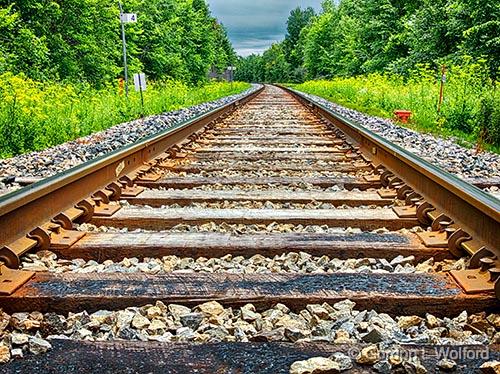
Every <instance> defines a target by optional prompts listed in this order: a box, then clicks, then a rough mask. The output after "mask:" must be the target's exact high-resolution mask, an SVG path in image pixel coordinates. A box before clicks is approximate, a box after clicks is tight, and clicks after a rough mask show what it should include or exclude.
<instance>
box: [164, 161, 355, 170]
mask: <svg viewBox="0 0 500 374" xmlns="http://www.w3.org/2000/svg"><path fill="white" fill-rule="evenodd" d="M173 165H175V166H193V167H196V168H200V169H202V168H203V167H205V166H206V167H221V168H224V167H227V168H229V167H230V168H238V167H245V166H255V167H257V166H258V167H261V168H262V169H264V170H265V169H266V167H270V166H272V167H282V168H285V167H289V166H294V167H303V166H306V167H317V168H327V167H331V166H338V165H344V166H350V165H352V163H349V162H339V161H326V160H300V159H297V160H290V161H288V162H286V161H273V160H256V161H233V160H213V161H210V162H207V161H201V160H196V161H193V160H180V161H178V160H176V161H175V164H173Z"/></svg>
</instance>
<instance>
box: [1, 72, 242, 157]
mask: <svg viewBox="0 0 500 374" xmlns="http://www.w3.org/2000/svg"><path fill="white" fill-rule="evenodd" d="M249 87H250V85H249V84H247V83H240V82H235V83H234V84H233V85H231V84H229V83H222V82H211V83H207V84H205V85H203V86H200V87H189V86H187V85H185V84H183V83H180V82H177V81H167V82H154V83H150V84H149V86H148V89H147V91H146V92H144V113H142V107H141V99H140V94H139V93H137V92H135V91H134V90H133V87H132V89H131V91H130V96H129V100H127V99H126V98H125V96H124V95H120V94H119V90H118V88H117V87H115V86H109V87H107V88H105V89H102V90H96V89H93V88H91V87H90V86H84V85H70V84H60V83H46V82H44V83H42V82H36V81H33V80H30V79H27V78H24V77H22V76H15V75H12V74H9V73H7V74H3V75H0V158H6V157H11V156H14V155H18V154H21V153H26V152H30V151H36V150H42V149H45V148H47V147H51V146H54V145H57V144H61V143H64V142H67V141H70V140H73V139H76V138H79V137H82V136H86V135H89V134H92V133H94V132H97V131H101V130H104V129H107V128H109V127H112V126H114V125H116V124H119V123H122V122H126V121H130V120H133V119H136V118H139V117H141V115H142V114H144V115H152V114H159V113H164V112H169V111H172V110H176V109H180V108H184V107H189V106H192V105H196V104H200V103H203V102H207V101H211V100H216V99H218V98H221V97H224V96H228V95H232V94H236V93H240V92H242V91H244V90H245V89H248V88H249Z"/></svg>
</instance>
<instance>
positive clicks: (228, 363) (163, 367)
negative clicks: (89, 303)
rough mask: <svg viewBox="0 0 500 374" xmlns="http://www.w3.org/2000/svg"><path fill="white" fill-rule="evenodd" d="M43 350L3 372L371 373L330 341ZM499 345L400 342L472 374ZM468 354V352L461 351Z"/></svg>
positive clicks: (352, 350) (427, 359) (351, 350)
mask: <svg viewBox="0 0 500 374" xmlns="http://www.w3.org/2000/svg"><path fill="white" fill-rule="evenodd" d="M51 344H52V349H51V350H50V351H48V352H47V353H45V354H42V355H26V356H25V357H24V358H23V359H22V360H13V361H11V362H10V363H8V364H5V365H2V369H4V370H5V372H6V373H7V372H8V373H30V372H36V373H39V374H44V373H54V372H55V370H56V368H57V371H58V372H60V373H68V374H71V373H75V374H79V373H89V374H92V373H95V374H106V373H109V374H111V373H125V372H126V373H169V374H186V373H199V374H214V373H221V374H222V373H225V374H226V373H244V374H288V373H289V370H290V366H291V365H292V364H293V363H294V362H296V361H303V360H307V359H309V358H312V357H329V356H331V355H332V354H333V353H336V352H342V353H344V354H346V355H348V356H349V357H351V359H352V361H353V364H354V367H353V368H352V369H350V370H349V373H351V374H353V373H354V374H361V373H376V371H375V370H374V369H373V367H372V366H358V365H357V364H356V362H355V355H356V354H357V352H360V351H361V349H362V348H363V345H359V344H329V343H296V344H292V343H283V342H249V343H239V342H236V343H226V342H221V343H206V344H194V343H158V342H139V341H114V342H89V341H78V340H59V339H58V340H52V341H51ZM499 351H500V347H499V346H498V345H495V346H483V345H475V346H472V345H465V346H464V345H450V346H432V345H404V346H402V347H401V348H400V351H398V354H399V356H400V357H418V358H419V359H420V361H421V363H422V364H423V365H424V366H425V367H426V368H427V369H428V370H432V368H435V367H436V365H437V362H438V361H439V360H441V359H442V358H443V357H444V356H443V352H446V354H447V355H446V357H449V358H453V359H454V360H455V361H456V362H457V364H458V368H457V371H456V372H460V373H465V374H469V373H471V374H472V373H476V372H477V371H478V370H479V367H480V366H481V365H482V364H483V363H484V362H485V361H492V360H500V354H499ZM465 353H469V354H465Z"/></svg>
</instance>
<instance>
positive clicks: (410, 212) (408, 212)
mask: <svg viewBox="0 0 500 374" xmlns="http://www.w3.org/2000/svg"><path fill="white" fill-rule="evenodd" d="M392 210H393V211H394V213H396V214H397V216H398V217H399V218H417V207H416V206H408V205H406V206H396V207H394V208H392Z"/></svg>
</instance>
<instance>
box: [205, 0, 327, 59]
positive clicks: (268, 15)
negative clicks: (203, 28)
mask: <svg viewBox="0 0 500 374" xmlns="http://www.w3.org/2000/svg"><path fill="white" fill-rule="evenodd" d="M208 3H209V4H210V9H211V10H212V14H213V15H214V16H215V17H217V19H218V20H219V21H220V22H222V23H223V24H224V26H226V28H227V31H228V33H229V38H230V39H231V41H232V42H233V46H234V48H235V49H236V52H237V53H238V54H239V55H241V56H248V55H250V54H252V53H261V52H264V51H265V50H266V49H267V48H269V46H270V45H271V44H272V43H274V42H277V41H280V40H282V39H283V38H284V37H285V33H286V20H287V18H288V15H289V14H290V11H291V10H292V9H294V8H296V7H297V6H300V7H302V8H306V7H308V6H312V7H314V8H315V9H316V10H318V9H320V5H321V0H303V1H299V0H208Z"/></svg>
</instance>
